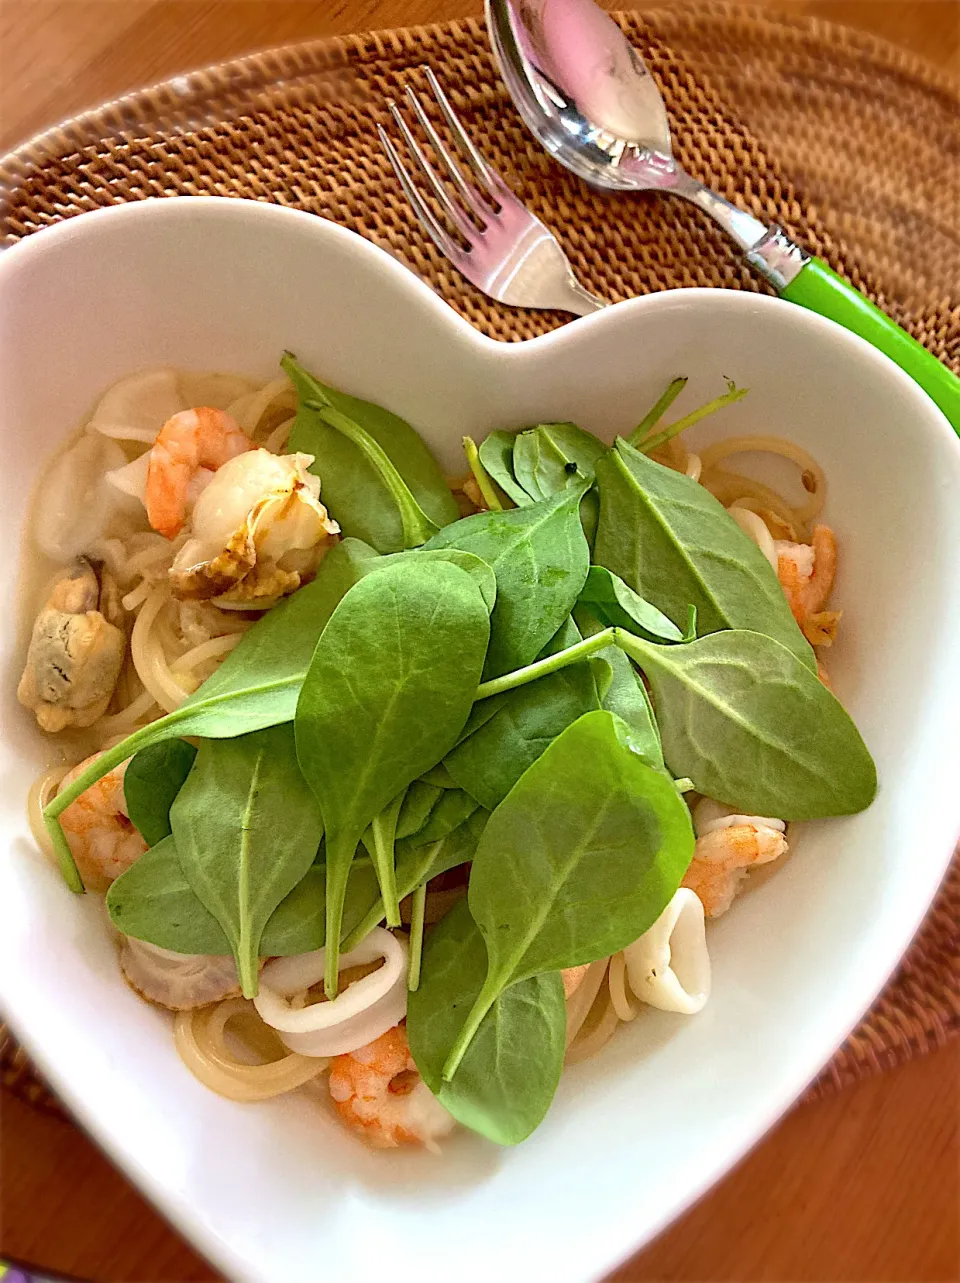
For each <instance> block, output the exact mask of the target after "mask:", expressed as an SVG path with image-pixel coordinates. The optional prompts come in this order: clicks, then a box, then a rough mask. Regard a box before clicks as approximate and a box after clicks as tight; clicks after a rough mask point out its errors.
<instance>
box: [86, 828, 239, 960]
mask: <svg viewBox="0 0 960 1283" xmlns="http://www.w3.org/2000/svg"><path fill="white" fill-rule="evenodd" d="M107 911H108V913H109V914H110V920H111V921H112V922H113V925H114V926H115V927H116V928H117V930H118V931H122V932H123V934H124V935H128V936H133V937H134V938H135V939H137V940H146V941H147V942H148V943H149V944H155V945H159V947H160V948H161V949H172V950H173V952H174V953H211V954H226V953H231V952H232V949H231V948H230V941H229V940H228V939H227V937H226V934H225V933H224V930H223V928H222V927H221V926H220V923H219V922H218V921H217V920H216V918H215V917H214V916H213V914H212V913H211V912H210V911H209V910H208V909H206V908H204V905H203V902H202V901H201V900H200V898H199V897H198V896H197V893H196V892H195V891H194V889H193V888H192V887H191V885H190V883H189V882H188V881H187V877H186V874H185V873H184V871H183V869H182V868H181V867H180V858H179V856H178V855H177V844H176V842H175V841H174V839H173V837H172V836H171V835H168V836H167V837H164V838H161V839H160V841H159V842H157V844H156V845H155V846H152V847H151V848H150V850H149V851H145V852H144V854H143V855H141V857H140V859H139V860H137V862H136V864H132V865H131V866H130V868H129V869H127V870H126V872H124V873H121V874H120V876H119V877H118V878H117V879H116V880H115V881H114V882H111V883H110V886H109V888H108V889H107Z"/></svg>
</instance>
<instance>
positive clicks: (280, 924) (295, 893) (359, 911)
mask: <svg viewBox="0 0 960 1283" xmlns="http://www.w3.org/2000/svg"><path fill="white" fill-rule="evenodd" d="M376 896H377V875H376V872H375V870H374V868H373V865H371V864H367V863H365V862H364V863H360V862H359V861H358V862H356V863H355V864H354V865H353V867H352V868H351V869H350V877H349V879H348V881H347V891H346V895H345V896H344V901H343V928H344V930H345V931H352V930H353V928H354V927H355V926H356V925H357V923H358V922H359V921H360V920H361V918H362V917H363V915H364V914H365V913H367V912H368V909H369V905H370V902H371V900H372V899H375V898H376ZM325 908H326V869H325V868H324V866H323V865H322V864H314V865H312V866H311V867H310V868H309V869H308V870H307V872H306V874H305V875H304V877H303V878H302V879H301V881H300V882H298V883H297V885H296V886H295V887H294V888H293V890H292V891H291V892H290V894H289V895H287V896H285V897H284V898H283V899H282V900H281V901H280V903H279V904H278V905H277V907H276V908H275V909H274V911H273V913H272V914H271V915H270V919H269V921H268V922H267V925H266V927H265V928H264V931H263V937H262V939H261V941H260V956H261V957H264V958H285V957H290V956H292V955H293V954H297V953H309V952H311V951H312V950H313V949H322V948H323V946H324V943H325V940H326V914H325Z"/></svg>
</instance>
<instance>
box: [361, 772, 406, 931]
mask: <svg viewBox="0 0 960 1283" xmlns="http://www.w3.org/2000/svg"><path fill="white" fill-rule="evenodd" d="M405 793H406V789H402V790H401V791H400V792H399V793H398V794H397V796H396V797H395V798H394V799H393V801H392V802H388V803H387V805H386V806H385V807H384V808H383V810H382V811H380V812H379V814H377V815H375V816H374V817H373V819H372V820H371V822H370V827H369V828H368V829H367V830H366V832H365V833H364V835H363V845H364V846H365V847H366V848H367V850H368V851H369V853H370V858H371V860H372V861H373V867H374V869H375V870H376V873H377V882H378V883H379V886H380V891H381V894H382V895H383V902H384V906H385V911H386V915H387V926H388V927H399V925H400V901H399V899H398V897H397V883H396V875H395V866H394V861H395V859H396V855H395V852H394V847H395V846H396V842H397V818H398V817H399V815H400V807H401V806H402V805H403V798H404V795H405Z"/></svg>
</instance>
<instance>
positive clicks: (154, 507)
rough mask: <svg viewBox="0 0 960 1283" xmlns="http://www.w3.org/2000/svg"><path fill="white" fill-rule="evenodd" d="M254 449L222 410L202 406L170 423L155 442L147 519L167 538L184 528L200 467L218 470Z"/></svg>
mask: <svg viewBox="0 0 960 1283" xmlns="http://www.w3.org/2000/svg"><path fill="white" fill-rule="evenodd" d="M253 448H254V444H253V442H252V441H251V440H250V439H249V437H247V435H246V434H245V433H244V432H242V431H241V430H240V428H239V427H238V425H237V424H236V423H235V422H234V420H233V419H232V418H231V417H230V416H229V415H228V414H225V413H224V411H223V410H217V409H215V408H214V407H212V406H205V405H202V406H198V407H197V408H196V409H193V410H183V411H181V412H180V413H179V414H175V415H174V416H173V418H172V419H168V420H167V422H166V423H165V424H164V425H163V427H162V428H161V429H160V431H159V432H158V433H157V439H156V441H155V442H154V443H153V449H152V450H151V451H150V463H149V464H148V466H147V486H146V505H147V519H148V520H149V522H150V525H151V526H152V527H153V528H154V530H158V531H159V532H160V534H162V535H165V536H166V538H167V539H173V538H175V537H176V536H177V535H178V534H179V533H180V531H181V530H182V529H183V526H184V522H185V521H186V516H187V496H188V493H189V489H190V482H191V481H192V480H193V478H194V477H195V476H196V474H197V472H198V471H199V469H200V468H210V469H211V470H212V471H216V469H217V468H219V467H221V466H222V465H223V464H225V463H226V462H227V461H228V460H229V459H233V458H236V456H237V455H238V454H244V453H246V451H247V450H252V449H253Z"/></svg>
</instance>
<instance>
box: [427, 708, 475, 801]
mask: <svg viewBox="0 0 960 1283" xmlns="http://www.w3.org/2000/svg"><path fill="white" fill-rule="evenodd" d="M470 712H471V716H472V714H473V709H471V710H470ZM469 723H470V718H469V717H468V718H467V725H469ZM461 734H462V732H461ZM420 778H421V779H422V780H423V782H424V784H434V785H436V787H437V788H441V789H455V788H456V787H457V782H456V780H455V779H454V778H453V776H452V775H451V774H450V772H449V771H448V770H447V768H446V767H445V766H444V764H443V763H442V762H438V763H437V765H436V766H431V767H430V770H429V771H424V773H423V774H422V775H421V776H420Z"/></svg>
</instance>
